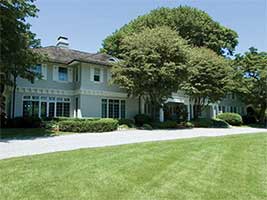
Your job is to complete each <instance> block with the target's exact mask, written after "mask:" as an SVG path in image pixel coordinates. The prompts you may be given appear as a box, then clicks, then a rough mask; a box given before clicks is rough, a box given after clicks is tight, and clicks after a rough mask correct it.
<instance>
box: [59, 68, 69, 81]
mask: <svg viewBox="0 0 267 200" xmlns="http://www.w3.org/2000/svg"><path fill="white" fill-rule="evenodd" d="M58 80H60V81H68V69H67V68H65V67H59V68H58Z"/></svg>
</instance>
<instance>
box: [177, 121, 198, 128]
mask: <svg viewBox="0 0 267 200" xmlns="http://www.w3.org/2000/svg"><path fill="white" fill-rule="evenodd" d="M177 127H178V128H194V127H195V126H194V124H193V123H192V122H181V123H179V124H178V126H177Z"/></svg>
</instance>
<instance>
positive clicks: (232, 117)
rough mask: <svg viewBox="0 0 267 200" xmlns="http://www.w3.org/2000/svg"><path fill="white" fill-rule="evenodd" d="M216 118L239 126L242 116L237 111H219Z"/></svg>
mask: <svg viewBox="0 0 267 200" xmlns="http://www.w3.org/2000/svg"><path fill="white" fill-rule="evenodd" d="M217 118H219V119H222V120H224V121H226V122H227V123H229V124H231V125H234V126H240V125H241V124H242V123H243V120H242V117H241V116H240V115H239V114H237V113H221V114H219V115H217Z"/></svg>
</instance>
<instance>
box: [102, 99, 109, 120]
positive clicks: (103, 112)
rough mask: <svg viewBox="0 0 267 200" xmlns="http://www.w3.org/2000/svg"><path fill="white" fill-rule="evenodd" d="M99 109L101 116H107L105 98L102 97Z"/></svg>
mask: <svg viewBox="0 0 267 200" xmlns="http://www.w3.org/2000/svg"><path fill="white" fill-rule="evenodd" d="M101 110H102V114H101V116H102V118H106V117H108V116H107V99H102V107H101Z"/></svg>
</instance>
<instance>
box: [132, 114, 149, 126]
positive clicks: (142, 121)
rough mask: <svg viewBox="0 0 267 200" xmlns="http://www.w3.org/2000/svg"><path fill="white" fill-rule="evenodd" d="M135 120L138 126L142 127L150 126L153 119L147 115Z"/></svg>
mask: <svg viewBox="0 0 267 200" xmlns="http://www.w3.org/2000/svg"><path fill="white" fill-rule="evenodd" d="M134 120H135V124H136V125H137V126H142V125H143V124H150V123H151V122H152V119H151V117H150V116H148V115H145V114H138V115H135V117H134Z"/></svg>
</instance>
